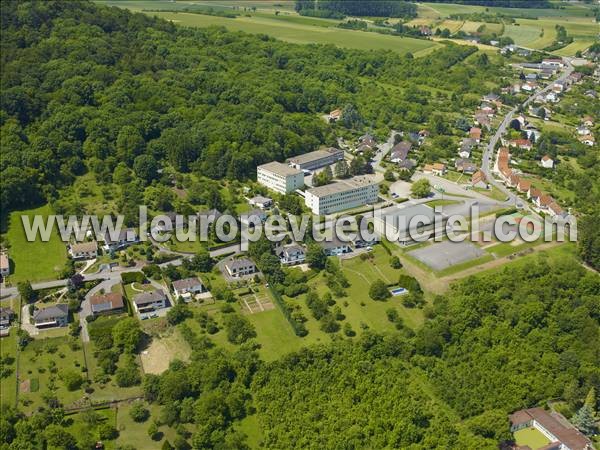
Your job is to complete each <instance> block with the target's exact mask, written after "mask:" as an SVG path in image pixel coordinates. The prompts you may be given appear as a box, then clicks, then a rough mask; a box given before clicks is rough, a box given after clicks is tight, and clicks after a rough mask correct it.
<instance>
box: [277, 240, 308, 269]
mask: <svg viewBox="0 0 600 450" xmlns="http://www.w3.org/2000/svg"><path fill="white" fill-rule="evenodd" d="M275 254H276V255H277V257H278V258H279V261H281V264H283V265H284V266H293V265H295V264H302V263H304V261H305V260H306V251H305V250H304V247H302V246H301V245H298V244H289V245H284V246H281V247H277V248H276V249H275Z"/></svg>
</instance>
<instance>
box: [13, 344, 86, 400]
mask: <svg viewBox="0 0 600 450" xmlns="http://www.w3.org/2000/svg"><path fill="white" fill-rule="evenodd" d="M66 370H69V371H74V372H75V373H77V374H79V375H81V376H82V377H83V378H84V379H85V378H86V372H85V361H84V358H83V350H82V348H81V341H80V340H79V339H73V338H69V337H66V336H65V337H53V338H47V339H36V340H34V341H31V342H30V343H29V344H27V346H26V347H25V349H24V350H23V351H22V352H21V353H20V355H19V383H23V382H26V381H27V380H29V383H30V386H31V392H24V391H23V390H20V392H19V402H20V403H21V405H23V401H25V402H26V403H28V405H23V406H25V408H24V409H25V411H33V410H35V409H36V408H37V407H38V406H41V405H42V404H43V403H44V402H43V400H42V394H44V393H47V392H54V393H55V394H56V396H57V397H58V398H59V399H60V401H61V402H62V403H63V404H64V405H65V406H69V405H71V404H73V402H75V401H76V400H79V399H81V398H83V396H84V392H83V390H82V389H77V390H75V391H68V390H67V389H66V387H65V384H64V383H63V381H62V379H61V375H62V374H63V373H64V372H65V371H66ZM37 386H39V388H38V389H36V387H37Z"/></svg>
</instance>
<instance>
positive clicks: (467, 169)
mask: <svg viewBox="0 0 600 450" xmlns="http://www.w3.org/2000/svg"><path fill="white" fill-rule="evenodd" d="M454 167H455V168H456V170H458V171H459V172H463V173H465V174H474V173H475V172H477V164H475V163H474V162H473V161H471V160H470V159H467V158H458V159H457V160H456V161H455V162H454Z"/></svg>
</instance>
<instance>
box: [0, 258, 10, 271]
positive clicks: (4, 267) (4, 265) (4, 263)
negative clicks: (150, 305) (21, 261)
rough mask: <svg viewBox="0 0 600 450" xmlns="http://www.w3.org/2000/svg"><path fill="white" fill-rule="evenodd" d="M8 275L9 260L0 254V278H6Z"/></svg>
mask: <svg viewBox="0 0 600 450" xmlns="http://www.w3.org/2000/svg"><path fill="white" fill-rule="evenodd" d="M9 274H10V260H9V259H8V255H7V254H6V253H0V276H1V277H7V276H8V275H9Z"/></svg>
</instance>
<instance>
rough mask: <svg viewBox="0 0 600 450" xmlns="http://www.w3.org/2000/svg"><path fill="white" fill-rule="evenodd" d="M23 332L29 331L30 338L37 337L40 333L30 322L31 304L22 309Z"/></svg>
mask: <svg viewBox="0 0 600 450" xmlns="http://www.w3.org/2000/svg"><path fill="white" fill-rule="evenodd" d="M21 330H25V331H27V332H28V333H29V335H30V336H37V335H38V334H39V332H40V330H38V329H37V328H36V327H35V326H33V325H32V324H31V322H30V320H29V303H28V304H25V305H23V307H22V308H21Z"/></svg>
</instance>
